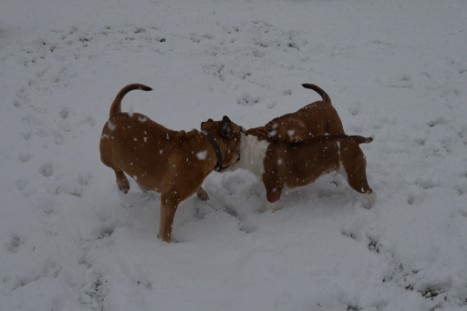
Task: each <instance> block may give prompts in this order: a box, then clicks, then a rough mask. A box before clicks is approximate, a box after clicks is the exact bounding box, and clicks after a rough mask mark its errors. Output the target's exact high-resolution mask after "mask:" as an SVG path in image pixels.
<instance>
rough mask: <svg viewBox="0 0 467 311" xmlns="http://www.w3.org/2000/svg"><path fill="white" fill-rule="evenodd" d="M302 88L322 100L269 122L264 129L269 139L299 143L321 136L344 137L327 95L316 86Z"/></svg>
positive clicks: (309, 85)
mask: <svg viewBox="0 0 467 311" xmlns="http://www.w3.org/2000/svg"><path fill="white" fill-rule="evenodd" d="M302 86H303V87H304V88H307V89H312V90H314V91H315V92H317V93H318V94H319V95H320V96H321V98H322V100H320V101H316V102H313V103H311V104H308V105H306V106H305V107H303V108H301V109H299V110H298V111H296V112H293V113H288V114H285V115H283V116H280V117H278V118H275V119H273V120H271V121H269V122H268V123H267V124H266V125H265V128H266V129H267V131H268V133H269V137H270V139H271V140H289V141H299V140H303V139H306V138H310V137H316V136H323V135H344V134H345V132H344V127H343V126H342V121H341V120H340V118H339V115H338V114H337V111H336V109H335V108H334V107H333V106H332V104H331V99H330V97H329V95H328V94H327V93H326V92H325V91H324V90H323V89H321V88H320V87H318V86H317V85H314V84H303V85H302Z"/></svg>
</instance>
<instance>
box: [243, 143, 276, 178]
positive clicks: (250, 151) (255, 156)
mask: <svg viewBox="0 0 467 311" xmlns="http://www.w3.org/2000/svg"><path fill="white" fill-rule="evenodd" d="M268 146H269V143H268V142H267V141H265V140H259V139H258V137H256V136H254V135H242V140H241V142H240V161H239V162H238V164H237V165H238V167H239V168H243V169H246V170H249V171H250V172H252V173H253V174H255V175H256V177H258V178H259V179H260V180H261V179H262V176H263V174H264V158H265V157H266V151H267V149H268Z"/></svg>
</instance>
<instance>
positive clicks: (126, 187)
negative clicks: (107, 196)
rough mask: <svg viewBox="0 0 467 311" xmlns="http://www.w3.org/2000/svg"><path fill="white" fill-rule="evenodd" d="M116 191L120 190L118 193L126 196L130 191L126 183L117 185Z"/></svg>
mask: <svg viewBox="0 0 467 311" xmlns="http://www.w3.org/2000/svg"><path fill="white" fill-rule="evenodd" d="M118 190H120V192H123V193H125V194H127V193H128V191H129V190H130V185H129V184H128V182H127V184H123V185H120V184H119V185H118Z"/></svg>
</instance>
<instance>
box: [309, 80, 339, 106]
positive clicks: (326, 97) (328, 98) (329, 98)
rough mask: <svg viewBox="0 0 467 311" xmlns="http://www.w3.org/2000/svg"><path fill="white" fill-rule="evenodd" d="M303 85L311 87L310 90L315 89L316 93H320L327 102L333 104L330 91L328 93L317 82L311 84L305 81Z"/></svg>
mask: <svg viewBox="0 0 467 311" xmlns="http://www.w3.org/2000/svg"><path fill="white" fill-rule="evenodd" d="M302 86H303V87H304V88H306V89H310V90H313V91H315V92H316V93H318V94H319V96H321V98H322V99H323V101H324V102H325V103H328V104H329V105H332V103H331V97H329V95H328V93H326V92H325V91H324V90H323V89H322V88H320V87H319V86H317V85H316V84H311V83H303V84H302Z"/></svg>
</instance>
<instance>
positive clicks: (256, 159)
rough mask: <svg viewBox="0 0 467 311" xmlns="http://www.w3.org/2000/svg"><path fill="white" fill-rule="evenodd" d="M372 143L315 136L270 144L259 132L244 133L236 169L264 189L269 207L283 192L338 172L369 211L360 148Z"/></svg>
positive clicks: (372, 199) (373, 197) (370, 197)
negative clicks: (363, 199)
mask: <svg viewBox="0 0 467 311" xmlns="http://www.w3.org/2000/svg"><path fill="white" fill-rule="evenodd" d="M372 140H373V139H372V138H366V137H362V136H347V135H340V136H330V135H326V136H317V137H312V138H307V139H304V140H300V141H298V142H290V141H288V140H270V139H269V137H268V136H267V134H265V132H264V130H263V129H262V128H253V129H249V130H247V131H246V132H245V133H244V135H243V137H242V143H241V148H240V154H241V159H240V161H239V162H238V165H237V167H238V168H244V169H247V170H249V171H251V172H252V173H254V174H255V175H256V176H257V177H258V179H260V180H261V181H262V182H263V184H264V187H265V188H266V196H267V200H268V202H269V203H276V202H277V201H279V199H280V197H281V194H282V191H283V190H284V188H288V189H293V188H297V187H303V186H306V185H308V184H311V183H313V182H314V181H315V180H316V179H317V178H318V177H320V176H321V175H324V174H326V173H329V172H332V171H337V172H340V173H341V174H342V175H344V177H345V178H346V179H347V182H348V183H349V185H350V186H351V187H352V188H353V189H354V190H355V191H357V192H358V193H360V194H363V195H365V196H366V198H367V200H368V207H371V206H372V205H373V204H374V203H375V201H376V195H375V193H374V192H373V190H372V189H371V188H370V186H369V185H368V182H367V177H366V159H365V155H364V154H363V152H362V150H361V149H360V146H359V145H360V144H363V143H370V142H371V141H372Z"/></svg>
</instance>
